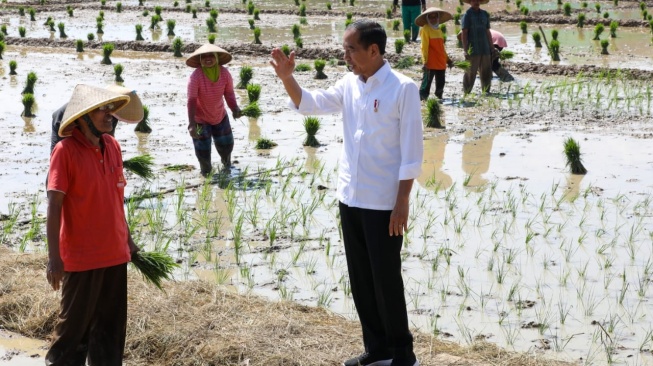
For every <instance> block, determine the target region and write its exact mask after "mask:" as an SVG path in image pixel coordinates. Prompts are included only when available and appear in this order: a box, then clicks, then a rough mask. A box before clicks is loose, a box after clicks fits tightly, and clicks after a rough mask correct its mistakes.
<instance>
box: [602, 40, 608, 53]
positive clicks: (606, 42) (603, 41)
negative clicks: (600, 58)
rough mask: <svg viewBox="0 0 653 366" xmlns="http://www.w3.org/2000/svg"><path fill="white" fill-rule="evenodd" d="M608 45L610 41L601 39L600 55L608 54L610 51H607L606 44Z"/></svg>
mask: <svg viewBox="0 0 653 366" xmlns="http://www.w3.org/2000/svg"><path fill="white" fill-rule="evenodd" d="M609 45H610V42H609V41H608V40H607V39H603V40H601V54H602V55H609V54H610V53H609V52H608V46H609Z"/></svg>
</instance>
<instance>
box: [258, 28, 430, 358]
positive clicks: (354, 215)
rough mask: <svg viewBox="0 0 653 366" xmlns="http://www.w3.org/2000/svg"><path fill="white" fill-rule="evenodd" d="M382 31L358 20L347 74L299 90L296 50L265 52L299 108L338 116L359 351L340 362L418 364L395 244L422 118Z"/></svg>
mask: <svg viewBox="0 0 653 366" xmlns="http://www.w3.org/2000/svg"><path fill="white" fill-rule="evenodd" d="M386 42H387V36H386V33H385V30H384V29H383V27H382V26H381V25H380V24H379V23H377V22H374V21H371V20H368V19H360V20H357V21H355V22H353V23H352V24H350V25H349V26H348V27H347V28H346V30H345V34H344V39H343V47H344V60H345V62H346V63H347V65H348V66H349V68H350V70H351V71H352V72H350V73H347V74H345V76H343V78H342V79H340V80H338V81H337V82H336V83H335V85H334V86H331V87H330V88H329V89H327V90H323V89H320V90H311V91H309V90H306V89H303V88H302V87H300V86H299V84H298V83H297V80H296V79H295V78H294V76H293V71H294V69H295V53H294V52H291V53H290V57H287V56H286V55H285V54H284V53H283V52H282V51H281V50H280V49H278V48H275V49H273V50H272V60H271V61H270V64H271V65H272V67H273V68H274V71H275V73H276V75H277V77H278V78H279V79H280V80H281V82H282V83H283V85H284V88H285V89H286V92H287V93H288V95H289V97H290V102H289V106H290V108H292V109H294V110H296V111H298V112H299V113H301V114H304V115H316V114H333V113H341V114H342V124H343V126H342V129H343V147H342V153H341V156H340V161H339V164H338V166H339V169H338V189H337V193H336V195H337V198H338V200H339V212H340V222H341V224H342V233H343V241H344V246H345V256H346V258H347V269H348V272H349V279H350V283H351V293H352V297H353V299H354V304H355V305H356V311H357V312H358V317H359V319H360V322H361V327H362V330H363V345H364V347H365V351H364V352H363V353H362V354H361V355H360V356H357V357H353V358H352V359H350V360H347V361H345V362H344V363H343V364H344V365H345V366H358V365H364V366H365V365H392V366H416V365H419V362H418V361H417V358H416V356H415V353H414V352H413V336H412V334H411V333H410V330H409V327H408V315H407V311H406V299H405V295H404V285H403V279H402V276H401V248H402V243H403V234H404V232H405V231H406V229H407V227H408V225H407V223H408V212H409V206H410V204H409V200H410V191H411V190H412V186H413V181H414V179H415V178H417V177H419V175H420V172H421V168H422V155H423V142H422V139H423V137H422V133H423V128H422V116H421V112H420V102H419V91H418V88H417V85H415V82H413V80H412V79H411V78H409V77H407V76H405V75H402V74H400V73H398V72H396V71H394V70H392V69H391V67H390V64H389V63H388V61H387V60H385V59H384V56H383V55H384V54H385V46H386Z"/></svg>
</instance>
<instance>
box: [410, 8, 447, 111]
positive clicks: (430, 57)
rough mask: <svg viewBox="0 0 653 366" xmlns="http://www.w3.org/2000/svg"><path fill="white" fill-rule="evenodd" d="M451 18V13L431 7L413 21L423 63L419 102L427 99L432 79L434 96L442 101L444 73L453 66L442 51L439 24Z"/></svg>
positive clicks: (441, 36) (442, 44)
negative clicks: (416, 30)
mask: <svg viewBox="0 0 653 366" xmlns="http://www.w3.org/2000/svg"><path fill="white" fill-rule="evenodd" d="M452 18H453V17H452V16H451V13H449V12H447V11H444V10H442V9H440V8H435V7H431V8H428V9H426V10H425V11H424V12H423V13H422V14H420V15H419V16H418V17H417V19H415V24H416V25H418V26H419V27H420V31H419V37H420V39H421V40H422V61H423V62H424V67H423V70H424V77H423V78H422V85H421V86H420V88H419V97H420V99H421V100H426V99H427V98H428V96H429V92H430V91H431V83H433V79H434V78H435V96H436V97H437V98H438V99H442V93H443V92H444V82H445V71H446V69H447V66H451V65H453V63H452V61H451V59H450V58H449V56H448V55H447V51H445V49H444V34H443V33H442V30H440V24H442V23H444V22H447V21H449V20H451V19H452Z"/></svg>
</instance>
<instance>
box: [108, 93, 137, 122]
mask: <svg viewBox="0 0 653 366" xmlns="http://www.w3.org/2000/svg"><path fill="white" fill-rule="evenodd" d="M107 90H110V91H112V92H116V93H118V94H122V95H127V96H129V102H128V103H127V104H126V105H125V107H124V108H122V109H120V110H119V111H118V112H114V113H112V114H113V115H114V116H115V117H116V118H117V119H118V120H120V121H122V122H126V123H138V122H140V121H141V120H142V119H143V103H141V98H139V97H138V95H137V94H136V91H135V90H132V89H129V88H125V87H123V86H120V85H115V84H113V85H109V86H107Z"/></svg>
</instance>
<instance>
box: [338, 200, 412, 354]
mask: <svg viewBox="0 0 653 366" xmlns="http://www.w3.org/2000/svg"><path fill="white" fill-rule="evenodd" d="M390 214H391V211H380V210H368V209H361V208H357V207H350V206H347V205H345V204H344V203H342V202H340V220H341V221H342V234H343V239H344V243H345V254H346V257H347V268H348V270H349V281H350V283H351V293H352V296H353V298H354V304H355V305H356V311H357V312H358V317H359V318H360V322H361V326H362V328H363V343H364V344H365V350H366V351H367V352H370V353H375V354H382V355H390V356H393V357H394V358H397V357H402V356H403V357H408V355H410V354H412V353H413V336H412V335H411V334H410V331H409V330H408V314H407V313H406V299H405V297H404V282H403V279H402V277H401V256H400V252H401V246H402V243H403V237H402V236H390V234H389V232H388V225H389V223H390Z"/></svg>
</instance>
